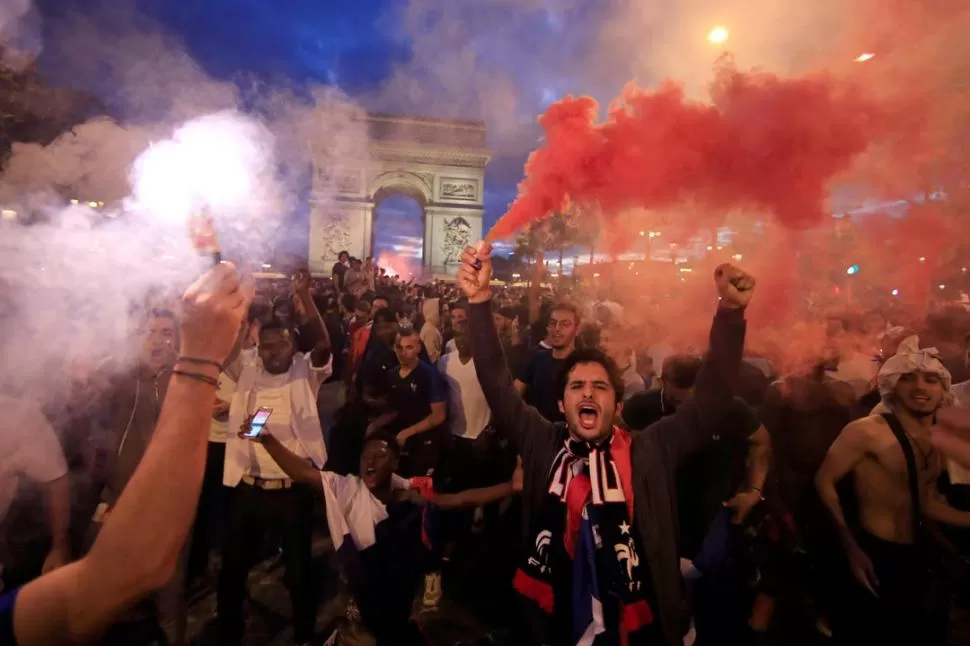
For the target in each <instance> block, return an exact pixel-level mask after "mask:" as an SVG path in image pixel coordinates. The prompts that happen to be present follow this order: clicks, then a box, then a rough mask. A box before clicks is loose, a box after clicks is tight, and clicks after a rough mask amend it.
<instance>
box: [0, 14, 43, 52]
mask: <svg viewBox="0 0 970 646" xmlns="http://www.w3.org/2000/svg"><path fill="white" fill-rule="evenodd" d="M32 8H33V3H32V1H31V0H3V2H2V3H0V45H3V46H4V48H3V49H2V50H0V64H4V65H7V66H10V67H14V66H15V67H19V66H20V65H22V64H24V63H25V62H26V61H27V60H28V59H29V57H30V56H36V55H37V54H39V53H40V49H41V39H40V18H39V16H38V15H37V14H36V12H33V11H32Z"/></svg>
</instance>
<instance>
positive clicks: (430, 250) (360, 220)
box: [309, 113, 489, 273]
mask: <svg viewBox="0 0 970 646" xmlns="http://www.w3.org/2000/svg"><path fill="white" fill-rule="evenodd" d="M354 119H355V120H357V121H365V122H366V124H365V125H366V130H367V135H368V140H369V143H368V150H367V154H366V156H365V157H364V158H362V159H351V160H341V161H340V162H339V167H338V168H333V167H332V165H327V166H326V167H325V165H324V164H323V163H319V164H317V167H316V168H314V189H313V195H311V199H310V248H309V260H310V268H311V270H312V271H314V272H319V273H329V272H330V268H331V266H332V265H333V263H334V262H336V261H337V254H338V253H340V251H341V250H347V251H349V252H350V254H351V255H352V256H356V257H358V258H365V257H367V256H371V255H374V254H373V248H374V211H375V209H376V208H377V207H378V205H380V203H381V201H382V200H384V199H385V198H387V197H389V196H391V195H406V196H408V197H411V198H413V199H414V200H416V201H417V203H418V204H419V205H420V206H421V208H422V211H423V219H424V241H423V262H424V267H425V270H426V271H430V272H434V273H455V271H456V270H457V265H458V257H459V255H460V253H461V249H463V248H464V246H465V245H466V244H468V243H469V242H474V241H475V240H478V239H479V238H481V236H482V216H483V214H484V203H483V193H484V188H485V164H486V163H487V162H488V160H489V151H488V149H487V148H486V144H485V124H484V123H482V122H480V121H456V120H446V119H431V118H425V117H406V116H400V115H391V114H373V113H372V114H362V115H360V116H357V117H354Z"/></svg>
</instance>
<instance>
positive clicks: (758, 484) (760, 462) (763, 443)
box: [747, 427, 771, 493]
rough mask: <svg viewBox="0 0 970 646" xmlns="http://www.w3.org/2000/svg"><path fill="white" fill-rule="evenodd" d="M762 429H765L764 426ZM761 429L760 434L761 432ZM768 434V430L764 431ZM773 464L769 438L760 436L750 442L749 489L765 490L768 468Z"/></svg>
mask: <svg viewBox="0 0 970 646" xmlns="http://www.w3.org/2000/svg"><path fill="white" fill-rule="evenodd" d="M761 431H764V428H763V427H762V429H761ZM761 431H759V434H760V432H761ZM764 435H765V436H767V432H765V433H764ZM770 464H771V444H770V443H769V442H768V441H767V438H766V437H765V438H760V437H759V439H758V441H753V442H751V443H749V444H748V460H747V483H748V489H757V490H758V491H761V492H762V493H763V492H764V490H765V481H766V480H767V479H768V468H769V467H770Z"/></svg>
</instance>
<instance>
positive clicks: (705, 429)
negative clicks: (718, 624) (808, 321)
mask: <svg viewBox="0 0 970 646" xmlns="http://www.w3.org/2000/svg"><path fill="white" fill-rule="evenodd" d="M468 323H469V326H470V331H471V333H472V334H473V335H474V340H475V342H474V343H473V344H472V347H473V352H474V358H475V370H476V372H477V373H478V380H479V382H480V383H481V386H482V390H483V392H484V393H485V399H486V400H487V401H488V404H489V407H490V408H491V409H492V421H493V422H494V423H495V426H496V428H498V429H500V432H501V433H503V434H505V435H506V436H507V438H508V440H509V441H510V442H512V443H513V445H514V446H515V448H516V450H517V451H518V453H519V455H521V456H522V464H523V470H524V483H523V491H522V516H523V519H522V520H523V531H524V532H529V531H530V528H532V527H533V523H532V517H533V516H534V515H535V514H536V513H537V512H538V510H539V508H540V506H541V505H542V500H543V495H544V494H545V492H546V488H547V482H548V478H549V471H550V469H551V467H552V461H553V459H554V458H555V456H556V454H557V453H558V452H559V450H560V449H561V448H562V446H563V442H564V440H565V438H566V433H567V431H566V428H565V426H564V425H562V424H553V423H551V422H549V421H547V420H546V419H544V418H543V417H542V416H541V415H540V414H539V413H538V412H536V410H535V409H534V408H532V407H531V406H528V405H527V404H526V403H525V402H524V401H523V400H522V397H521V396H519V394H518V393H517V392H516V390H515V388H514V386H513V385H512V377H511V375H510V374H509V372H508V369H507V367H506V364H505V357H504V356H503V354H502V346H501V343H500V341H499V338H498V334H497V333H496V331H495V325H494V323H493V322H492V312H491V304H490V303H479V304H473V305H471V307H470V308H469V313H468ZM744 331H745V321H744V314H743V312H742V311H737V310H719V311H718V313H717V315H716V316H715V317H714V323H713V325H712V327H711V343H710V351H709V354H708V357H707V359H706V360H705V362H704V365H703V367H702V368H701V371H700V374H699V375H698V377H697V386H696V389H695V395H694V397H693V399H692V400H691V401H690V402H688V403H686V404H684V405H683V406H681V407H680V408H678V409H677V412H676V413H675V414H673V415H671V416H669V417H665V418H663V419H661V420H659V421H658V422H656V423H655V424H653V425H651V426H649V427H648V428H647V429H646V430H644V431H643V432H641V433H636V434H634V437H633V445H632V448H631V451H630V460H631V463H632V464H631V469H632V472H633V498H634V518H633V520H634V522H635V523H636V524H637V528H638V530H639V532H640V537H641V539H642V541H643V550H644V553H645V555H646V558H647V559H648V561H647V562H648V563H649V570H650V574H651V576H652V579H653V588H654V591H655V593H656V604H657V607H656V608H655V611H656V612H655V615H656V617H657V618H658V620H659V621H660V627H661V629H662V630H663V633H664V637H665V640H666V642H667V643H668V644H669V645H670V646H674V645H675V644H676V645H678V646H679V645H680V644H681V643H682V642H681V637H682V635H683V633H684V630H683V629H684V627H685V626H686V622H687V608H686V603H685V598H686V596H685V591H684V587H683V579H682V577H681V574H680V561H679V558H678V551H677V535H678V528H677V498H676V473H677V467H678V466H680V464H681V462H683V460H684V458H686V457H687V456H689V455H691V454H692V453H694V452H696V451H699V450H701V449H703V448H705V447H706V446H708V445H709V444H710V443H711V442H714V441H715V436H716V433H718V432H719V431H720V430H721V427H722V424H721V421H722V419H723V416H724V415H725V414H726V412H727V411H728V409H729V408H730V407H731V405H732V398H733V385H734V382H735V381H736V380H737V377H738V369H739V366H740V363H741V353H742V350H743V347H744ZM531 540H532V537H531V536H525V537H524V541H526V542H527V543H531Z"/></svg>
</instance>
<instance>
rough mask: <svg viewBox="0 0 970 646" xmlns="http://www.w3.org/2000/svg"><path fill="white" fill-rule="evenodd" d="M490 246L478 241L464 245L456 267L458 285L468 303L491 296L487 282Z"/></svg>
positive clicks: (486, 299) (483, 300) (490, 263)
mask: <svg viewBox="0 0 970 646" xmlns="http://www.w3.org/2000/svg"><path fill="white" fill-rule="evenodd" d="M491 253H492V247H491V245H489V244H488V243H487V242H479V243H478V244H477V245H475V246H474V247H465V251H464V252H462V254H461V265H460V266H459V267H458V285H459V286H460V287H461V291H462V293H464V294H465V298H467V299H468V302H469V303H484V302H486V301H488V300H490V299H491V298H492V293H491V291H490V290H489V286H488V283H489V281H490V280H491V279H492V258H491V256H490V254H491Z"/></svg>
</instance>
